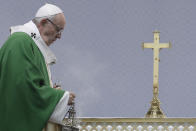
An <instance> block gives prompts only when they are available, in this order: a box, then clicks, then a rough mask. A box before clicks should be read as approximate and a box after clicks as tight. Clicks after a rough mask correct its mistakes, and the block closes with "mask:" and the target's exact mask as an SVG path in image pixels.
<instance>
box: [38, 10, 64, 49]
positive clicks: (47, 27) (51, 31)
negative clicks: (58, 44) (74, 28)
mask: <svg viewBox="0 0 196 131" xmlns="http://www.w3.org/2000/svg"><path fill="white" fill-rule="evenodd" d="M42 22H43V21H42ZM64 27H65V17H64V15H63V14H62V13H61V14H58V15H56V16H55V18H54V19H53V20H50V19H45V20H44V24H43V26H42V30H41V31H40V34H41V36H42V38H43V40H44V41H45V43H46V44H47V45H48V46H49V45H51V44H52V43H53V42H54V41H56V39H60V38H61V32H62V31H63V30H64Z"/></svg>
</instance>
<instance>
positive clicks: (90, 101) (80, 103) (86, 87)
mask: <svg viewBox="0 0 196 131" xmlns="http://www.w3.org/2000/svg"><path fill="white" fill-rule="evenodd" d="M67 46H68V45H67ZM62 55H63V57H62V56H61V58H64V60H65V61H62V60H61V61H60V65H59V68H58V67H55V68H58V69H57V70H56V72H55V74H57V75H56V79H59V80H61V81H62V82H61V83H62V88H63V89H65V90H69V91H71V92H74V93H75V94H76V112H77V116H80V117H81V116H85V114H88V112H89V111H90V110H91V112H92V109H91V107H95V106H96V105H95V104H96V103H98V102H99V99H100V98H101V93H100V86H99V81H98V77H101V74H102V73H103V71H104V70H105V68H106V65H105V64H104V63H103V62H101V61H99V60H98V58H97V57H96V56H94V54H93V53H92V52H88V51H86V50H82V49H77V48H75V47H74V46H71V45H69V46H68V47H66V48H65V51H64V52H63V54H62Z"/></svg>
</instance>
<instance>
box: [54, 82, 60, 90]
mask: <svg viewBox="0 0 196 131" xmlns="http://www.w3.org/2000/svg"><path fill="white" fill-rule="evenodd" d="M53 88H55V89H61V85H57V84H56V83H55V84H54V87H53Z"/></svg>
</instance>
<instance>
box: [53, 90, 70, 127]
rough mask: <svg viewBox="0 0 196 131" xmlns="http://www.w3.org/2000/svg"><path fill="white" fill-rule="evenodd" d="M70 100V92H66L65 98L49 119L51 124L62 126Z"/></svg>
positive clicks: (60, 101)
mask: <svg viewBox="0 0 196 131" xmlns="http://www.w3.org/2000/svg"><path fill="white" fill-rule="evenodd" d="M68 100H69V92H68V91H66V92H65V93H64V95H63V97H62V98H61V99H60V100H59V102H58V104H57V105H56V107H55V109H54V111H53V113H52V115H51V116H50V119H49V121H50V122H54V123H58V124H62V121H63V119H64V116H65V114H66V112H67V107H68Z"/></svg>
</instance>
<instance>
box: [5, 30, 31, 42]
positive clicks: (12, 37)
mask: <svg viewBox="0 0 196 131" xmlns="http://www.w3.org/2000/svg"><path fill="white" fill-rule="evenodd" d="M8 39H10V40H16V41H17V40H19V41H33V39H32V38H31V37H30V36H29V35H28V34H27V33H25V32H15V33H13V34H11V35H10V37H9V38H8Z"/></svg>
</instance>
